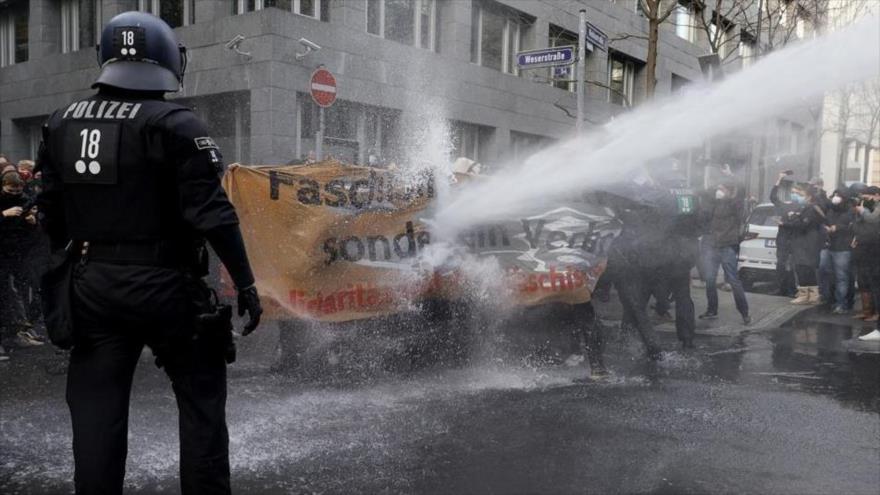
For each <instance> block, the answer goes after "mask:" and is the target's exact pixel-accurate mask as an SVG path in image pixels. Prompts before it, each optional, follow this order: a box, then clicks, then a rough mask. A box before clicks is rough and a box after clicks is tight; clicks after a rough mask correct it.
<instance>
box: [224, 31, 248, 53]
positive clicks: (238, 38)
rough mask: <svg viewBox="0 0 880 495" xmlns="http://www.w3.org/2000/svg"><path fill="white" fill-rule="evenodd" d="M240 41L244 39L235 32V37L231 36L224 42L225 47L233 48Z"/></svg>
mask: <svg viewBox="0 0 880 495" xmlns="http://www.w3.org/2000/svg"><path fill="white" fill-rule="evenodd" d="M242 41H244V36H242V35H240V34H237V35H235V38H232V39H231V40H229V41H227V42H226V49H227V50H235V49H236V48H237V47H238V45H239V43H241V42H242Z"/></svg>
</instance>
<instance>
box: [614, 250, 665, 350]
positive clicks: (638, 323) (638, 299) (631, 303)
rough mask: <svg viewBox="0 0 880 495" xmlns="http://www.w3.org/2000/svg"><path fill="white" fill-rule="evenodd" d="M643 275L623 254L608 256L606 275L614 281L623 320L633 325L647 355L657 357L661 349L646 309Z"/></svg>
mask: <svg viewBox="0 0 880 495" xmlns="http://www.w3.org/2000/svg"><path fill="white" fill-rule="evenodd" d="M612 249H614V247H612ZM643 275H644V273H643V272H642V270H640V269H639V268H638V266H637V265H636V264H635V263H632V262H629V260H627V259H626V257H625V256H614V255H612V256H609V258H608V276H610V277H611V280H612V281H613V282H614V288H615V289H617V297H618V298H619V299H620V304H621V306H623V320H624V321H625V322H630V323H632V324H633V325H634V326H635V328H636V331H638V333H639V335H640V336H641V338H642V342H643V343H644V344H645V348H646V350H647V352H648V356H650V357H651V358H652V359H657V358H659V357H660V352H661V350H660V345H659V344H658V343H657V335H656V333H655V331H654V324H653V323H652V322H651V318H650V317H649V316H648V311H647V309H646V304H645V300H644V289H643V284H645V283H647V280H645V278H644V276H643Z"/></svg>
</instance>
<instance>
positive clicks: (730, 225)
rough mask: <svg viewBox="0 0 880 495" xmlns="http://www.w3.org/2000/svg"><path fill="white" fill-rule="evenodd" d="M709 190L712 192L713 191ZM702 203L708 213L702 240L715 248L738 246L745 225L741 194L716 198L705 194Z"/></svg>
mask: <svg viewBox="0 0 880 495" xmlns="http://www.w3.org/2000/svg"><path fill="white" fill-rule="evenodd" d="M738 190H741V189H738ZM709 192H711V193H712V194H714V191H709ZM707 194H708V192H707ZM704 203H705V204H707V205H708V208H707V210H708V214H709V217H708V226H707V228H708V232H707V234H706V235H705V236H704V237H703V240H704V242H706V243H708V244H707V245H709V246H713V247H716V248H721V247H728V246H734V247H738V246H739V243H740V242H741V241H742V236H743V231H744V227H745V211H746V209H745V204H744V202H743V197H742V195H741V194H738V195H737V196H735V197H733V198H727V199H716V198H715V197H714V196H708V195H707V196H706V197H704Z"/></svg>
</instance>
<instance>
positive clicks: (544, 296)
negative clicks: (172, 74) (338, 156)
mask: <svg viewBox="0 0 880 495" xmlns="http://www.w3.org/2000/svg"><path fill="white" fill-rule="evenodd" d="M462 178H463V179H464V177H462ZM436 180H437V179H436V178H435V177H433V176H432V175H430V174H417V175H416V176H415V177H413V176H404V175H403V174H400V173H397V172H394V171H388V170H381V169H372V168H367V167H354V166H346V165H342V164H340V163H337V162H333V161H326V162H321V163H317V164H312V165H304V166H279V167H235V168H232V169H230V170H229V171H228V172H227V174H226V176H225V177H224V187H225V188H226V191H227V193H228V194H229V197H230V199H231V200H232V202H233V203H234V204H235V206H236V209H237V211H238V215H239V217H240V220H241V226H242V233H243V235H244V238H245V242H246V244H247V249H248V254H249V256H250V259H251V263H252V265H253V268H254V272H255V275H256V278H257V284H258V287H259V290H260V293H261V295H263V297H264V299H267V300H270V301H272V302H274V303H276V305H277V307H278V309H280V310H282V311H283V312H285V313H287V314H288V315H291V314H292V315H293V316H296V317H299V318H308V319H318V320H323V321H348V320H356V319H363V318H370V317H375V316H381V315H387V314H392V313H397V312H401V311H406V310H408V309H410V308H412V307H413V303H414V302H417V301H419V300H420V299H423V298H437V297H439V298H448V299H462V298H468V297H473V291H472V290H470V289H469V284H472V283H473V281H474V278H475V277H474V274H473V273H469V267H468V263H462V264H457V263H454V262H453V263H450V261H449V260H448V259H446V260H445V261H444V262H443V263H442V266H440V267H436V266H432V263H431V260H432V259H436V258H437V257H436V256H435V255H433V254H432V249H435V247H436V244H437V241H438V240H437V239H432V232H431V231H430V229H429V228H428V226H427V224H426V220H428V219H430V213H431V209H432V208H434V207H436V206H437V201H438V200H437V196H438V194H437V187H436V186H437V184H436V182H435V181H436ZM443 180H446V179H445V178H444V179H443ZM456 187H457V186H455V185H453V186H452V187H451V190H450V193H451V194H454V193H455V190H456ZM615 228H616V224H615V223H614V221H613V219H611V218H610V217H608V216H607V214H606V213H605V212H604V210H603V209H601V208H597V207H595V206H594V205H590V204H589V203H587V202H585V201H574V202H572V201H571V200H567V201H566V204H565V205H561V206H560V205H551V206H547V208H546V209H545V208H544V207H543V206H542V207H541V209H540V213H538V214H535V215H531V216H528V217H525V218H519V219H516V220H511V221H504V222H499V223H494V224H492V225H484V226H479V227H476V228H471V229H468V230H465V231H463V232H459V233H458V234H457V236H456V238H455V239H453V240H452V242H451V243H448V244H449V245H451V246H452V248H451V249H452V250H454V251H457V252H458V253H459V254H457V255H456V256H455V257H454V259H458V260H461V259H463V257H464V258H469V259H473V260H490V263H491V265H492V267H494V268H493V270H491V273H492V274H493V277H494V278H495V279H496V280H493V281H492V287H493V290H497V291H499V292H502V294H498V297H504V298H506V299H507V300H509V301H510V302H511V303H512V304H521V305H534V304H543V303H549V302H563V303H570V304H577V303H583V302H586V301H589V299H590V293H591V291H592V290H593V288H594V287H595V284H596V281H597V280H598V277H599V276H600V275H601V274H602V272H603V270H604V268H605V255H604V253H605V250H606V249H607V245H608V243H609V242H610V239H611V238H612V237H613V235H614V229H615ZM432 241H434V244H432ZM477 277H486V274H485V273H480V274H479V275H478V276H477ZM485 282H486V281H485V280H483V281H480V283H485Z"/></svg>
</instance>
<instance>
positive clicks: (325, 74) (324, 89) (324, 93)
mask: <svg viewBox="0 0 880 495" xmlns="http://www.w3.org/2000/svg"><path fill="white" fill-rule="evenodd" d="M309 89H310V90H311V93H312V100H314V102H315V104H317V105H318V107H319V108H318V132H316V133H315V159H317V160H318V161H321V160H323V159H324V109H325V108H327V107H329V106H330V105H333V103H334V102H335V101H336V78H335V77H333V74H332V73H330V71H329V70H327V69H325V68H324V67H323V66H319V67H318V69H317V70H316V71H315V72H313V73H312V78H311V80H310V81H309Z"/></svg>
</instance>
